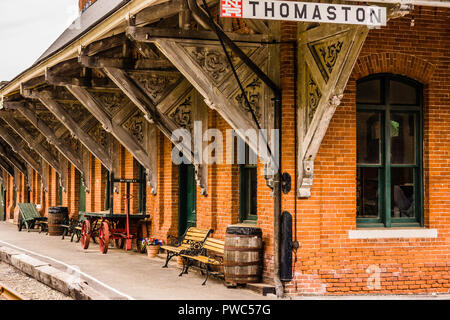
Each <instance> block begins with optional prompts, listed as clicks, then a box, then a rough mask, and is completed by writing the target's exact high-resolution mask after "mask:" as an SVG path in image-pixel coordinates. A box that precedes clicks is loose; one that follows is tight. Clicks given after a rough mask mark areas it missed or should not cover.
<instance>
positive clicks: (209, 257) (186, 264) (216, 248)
mask: <svg viewBox="0 0 450 320" xmlns="http://www.w3.org/2000/svg"><path fill="white" fill-rule="evenodd" d="M224 246H225V242H224V241H222V240H218V239H213V238H208V239H206V241H205V242H204V243H203V248H202V250H201V251H200V253H199V254H198V255H196V254H195V253H194V254H191V253H187V254H185V253H182V254H181V257H182V258H183V271H181V273H180V277H181V276H182V275H183V274H185V273H188V270H189V268H190V267H192V266H193V265H194V262H198V263H199V268H200V270H201V271H202V274H203V273H204V272H203V271H206V278H205V281H203V283H202V285H203V286H204V285H205V284H206V281H208V278H209V275H210V274H213V275H218V276H222V277H223V273H222V272H219V271H212V270H211V266H216V267H221V266H223V254H224V251H225V249H224Z"/></svg>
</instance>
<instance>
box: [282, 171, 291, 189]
mask: <svg viewBox="0 0 450 320" xmlns="http://www.w3.org/2000/svg"><path fill="white" fill-rule="evenodd" d="M281 181H282V183H281V188H282V190H283V193H284V194H288V193H289V192H291V188H292V179H291V175H290V174H289V173H287V172H283V174H282V176H281Z"/></svg>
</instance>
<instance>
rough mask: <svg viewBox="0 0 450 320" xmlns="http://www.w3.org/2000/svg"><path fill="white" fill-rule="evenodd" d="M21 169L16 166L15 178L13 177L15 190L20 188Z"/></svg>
mask: <svg viewBox="0 0 450 320" xmlns="http://www.w3.org/2000/svg"><path fill="white" fill-rule="evenodd" d="M19 178H20V171H19V170H18V169H17V168H15V167H14V178H13V187H14V190H15V191H18V190H19V185H20V180H19Z"/></svg>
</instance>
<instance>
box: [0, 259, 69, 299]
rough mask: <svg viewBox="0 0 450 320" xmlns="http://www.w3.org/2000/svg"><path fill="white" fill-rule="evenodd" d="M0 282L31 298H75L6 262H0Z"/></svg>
mask: <svg viewBox="0 0 450 320" xmlns="http://www.w3.org/2000/svg"><path fill="white" fill-rule="evenodd" d="M0 282H1V283H2V284H3V285H4V286H5V287H8V288H9V289H11V290H13V291H15V292H16V293H18V294H20V295H22V296H23V297H24V298H27V299H30V300H73V299H72V298H70V297H67V296H65V295H64V294H62V293H61V292H59V291H56V290H53V289H52V288H50V287H48V286H46V285H45V284H43V283H40V282H39V281H37V280H36V279H33V278H31V277H29V276H28V275H26V274H25V273H23V272H21V271H19V270H17V269H16V268H14V267H12V266H10V265H8V264H6V263H4V262H0ZM0 299H1V298H0Z"/></svg>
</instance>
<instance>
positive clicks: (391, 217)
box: [356, 74, 423, 228]
mask: <svg viewBox="0 0 450 320" xmlns="http://www.w3.org/2000/svg"><path fill="white" fill-rule="evenodd" d="M356 103H357V117H356V118H357V121H356V123H357V224H358V226H359V227H380V226H384V227H387V228H389V227H400V226H419V225H423V159H422V158H423V152H422V149H423V147H422V126H423V125H422V118H423V117H422V104H423V88H422V85H421V84H420V83H418V82H416V81H414V80H411V79H408V78H405V77H402V76H397V75H392V74H378V75H373V76H369V77H366V78H364V79H361V80H359V81H358V83H357V94H356Z"/></svg>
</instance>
